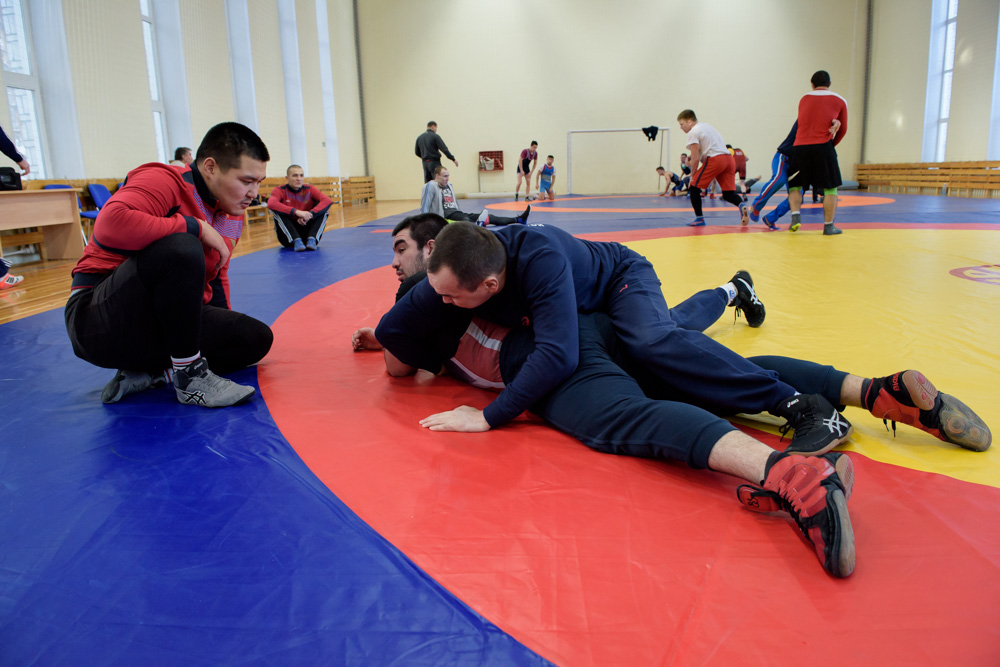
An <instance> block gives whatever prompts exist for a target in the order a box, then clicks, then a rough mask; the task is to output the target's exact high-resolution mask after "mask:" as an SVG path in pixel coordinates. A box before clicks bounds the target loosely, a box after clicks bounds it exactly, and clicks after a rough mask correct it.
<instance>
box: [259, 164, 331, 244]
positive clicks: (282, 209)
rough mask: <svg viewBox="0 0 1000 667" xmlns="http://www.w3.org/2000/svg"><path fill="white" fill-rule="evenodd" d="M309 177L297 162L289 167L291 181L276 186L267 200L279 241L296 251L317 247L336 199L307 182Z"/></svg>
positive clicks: (287, 177) (288, 173)
mask: <svg viewBox="0 0 1000 667" xmlns="http://www.w3.org/2000/svg"><path fill="white" fill-rule="evenodd" d="M305 178H306V174H305V172H304V171H302V167H300V166H299V165H297V164H293V165H292V166H290V167H289V168H288V169H286V170H285V180H286V181H287V183H285V185H281V186H278V187H276V188H275V189H274V190H273V191H272V192H271V196H270V197H268V199H267V207H268V208H269V209H271V213H272V214H273V215H274V233H275V234H277V235H278V241H280V242H281V245H283V246H285V247H286V248H291V249H292V250H294V251H295V252H302V251H303V250H316V247H317V246H318V245H319V241H320V239H322V238H323V231H324V230H325V229H326V216H327V213H329V211H330V206H331V205H333V200H331V199H330V198H329V197H327V196H326V195H325V194H323V193H322V192H320V191H319V190H317V189H316V188H315V187H313V186H312V185H309V184H308V183H305V182H304V181H305Z"/></svg>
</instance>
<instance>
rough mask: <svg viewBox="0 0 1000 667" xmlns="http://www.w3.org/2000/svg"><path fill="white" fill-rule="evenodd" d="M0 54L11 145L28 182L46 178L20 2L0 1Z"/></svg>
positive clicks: (37, 99) (37, 97)
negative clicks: (24, 164)
mask: <svg viewBox="0 0 1000 667" xmlns="http://www.w3.org/2000/svg"><path fill="white" fill-rule="evenodd" d="M0 51H2V53H3V69H4V81H5V82H6V84H7V103H8V105H10V125H11V126H10V132H9V136H10V139H11V141H13V142H14V145H15V146H16V147H17V150H18V152H19V153H20V154H21V155H22V156H24V159H25V160H27V161H28V164H29V165H31V174H29V175H28V178H45V177H46V159H45V145H44V142H43V127H42V114H41V108H40V107H41V102H40V100H41V96H40V95H39V92H38V90H39V86H38V73H37V72H36V71H35V69H34V67H33V66H32V60H33V58H32V47H31V38H30V32H29V30H28V16H27V15H26V14H25V12H24V8H23V7H22V6H21V0H0Z"/></svg>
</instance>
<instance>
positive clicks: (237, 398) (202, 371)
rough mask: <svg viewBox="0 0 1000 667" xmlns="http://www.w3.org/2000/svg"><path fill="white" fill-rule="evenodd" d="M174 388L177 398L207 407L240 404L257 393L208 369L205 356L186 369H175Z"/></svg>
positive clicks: (190, 403)
mask: <svg viewBox="0 0 1000 667" xmlns="http://www.w3.org/2000/svg"><path fill="white" fill-rule="evenodd" d="M174 389H175V390H176V391H177V400H178V401H180V402H181V403H185V404H187V405H200V406H202V407H206V408H225V407H228V406H230V405H238V404H240V403H242V402H244V401H246V400H248V399H249V398H250V397H251V396H253V395H254V394H255V393H256V391H257V390H256V389H254V388H253V387H247V386H245V385H242V384H236V383H235V382H233V381H232V380H227V379H226V378H224V377H219V376H218V375H216V374H215V373H213V372H212V371H210V370H208V362H207V361H205V357H202V358H201V359H199V360H198V361H196V362H194V363H193V364H191V365H190V366H188V367H187V368H186V369H183V370H178V371H174Z"/></svg>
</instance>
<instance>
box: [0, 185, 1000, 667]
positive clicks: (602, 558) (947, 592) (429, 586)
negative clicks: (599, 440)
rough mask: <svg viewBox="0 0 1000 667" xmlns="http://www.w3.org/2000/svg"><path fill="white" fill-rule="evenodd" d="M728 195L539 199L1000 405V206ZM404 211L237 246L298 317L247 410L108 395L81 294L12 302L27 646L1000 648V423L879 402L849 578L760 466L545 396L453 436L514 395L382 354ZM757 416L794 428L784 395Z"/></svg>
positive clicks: (729, 331) (616, 651)
mask: <svg viewBox="0 0 1000 667" xmlns="http://www.w3.org/2000/svg"><path fill="white" fill-rule="evenodd" d="M772 203H773V202H772ZM462 205H463V207H464V208H466V209H468V210H473V209H478V208H480V207H482V206H483V205H488V206H489V208H490V210H492V211H496V212H498V213H500V212H503V214H505V215H507V214H510V213H509V212H510V211H520V210H521V209H522V208H523V206H524V203H523V202H517V203H515V202H511V201H509V200H505V201H503V202H498V201H490V200H479V201H463V202H462ZM705 207H706V217H707V220H708V226H707V227H704V228H698V229H691V228H688V227H686V226H685V223H686V222H688V221H689V220H690V219H691V218H692V214H691V211H690V207H689V205H688V202H687V200H686V199H683V198H673V199H671V198H662V197H655V196H648V195H644V196H628V197H567V198H561V199H559V200H557V201H555V202H544V203H537V204H535V203H533V204H532V211H531V216H530V222H531V223H542V224H552V225H557V226H560V227H562V228H564V229H567V230H569V231H571V232H573V233H574V234H578V235H581V236H583V237H585V238H590V239H594V240H615V241H621V242H625V243H627V244H628V245H629V246H630V247H632V248H634V249H635V250H637V251H638V252H640V253H642V254H644V255H645V256H647V257H648V258H649V259H650V260H651V261H652V262H653V263H654V264H655V265H656V267H657V271H658V273H659V275H660V277H661V280H662V282H663V288H664V292H665V294H666V297H667V301H668V303H676V302H678V301H680V300H682V299H683V298H685V297H686V296H688V295H690V294H692V293H694V292H695V291H698V290H700V289H703V288H706V287H716V286H718V285H721V284H724V283H726V282H728V280H729V279H730V277H731V276H732V275H733V273H735V271H736V270H738V269H746V270H748V271H750V272H751V274H752V275H753V277H754V280H755V282H756V286H757V291H758V294H759V295H760V297H761V299H762V301H763V302H764V304H765V305H766V307H767V320H766V322H765V323H764V325H763V326H762V327H760V328H758V329H751V328H749V327H748V326H746V324H745V321H744V320H743V319H742V318H736V319H735V321H734V316H733V311H732V310H729V311H727V314H726V316H724V317H723V319H721V320H720V321H719V322H718V323H716V324H715V325H714V326H713V327H712V328H711V329H709V331H708V334H709V335H711V336H712V337H714V338H715V339H717V340H719V341H720V342H722V343H723V344H725V345H727V346H729V347H731V348H733V349H734V350H736V351H738V352H740V353H741V354H744V355H754V354H782V355H786V356H794V357H800V358H804V359H810V360H813V361H818V362H821V363H828V364H832V365H834V366H836V367H838V368H840V369H842V370H846V371H850V372H853V373H856V374H859V375H865V376H872V375H875V376H881V375H888V374H890V373H893V372H895V371H899V370H904V369H907V368H916V369H918V370H920V371H922V372H923V373H924V374H926V375H927V376H928V377H929V378H930V379H931V380H932V381H933V382H934V384H935V385H936V386H937V387H938V388H939V389H940V390H942V391H945V392H947V393H950V394H954V395H956V396H958V397H959V398H961V399H962V400H963V401H964V402H965V403H967V404H968V405H969V406H970V407H972V408H973V409H974V410H975V411H977V412H978V413H979V414H980V415H981V416H982V417H983V418H984V419H985V421H986V422H987V423H988V424H990V425H991V426H992V427H993V429H994V430H996V429H997V427H998V425H1000V383H998V382H997V372H996V369H997V368H998V367H1000V347H998V342H1000V338H998V333H997V332H998V331H1000V214H998V212H997V205H996V202H995V201H990V200H975V199H957V198H944V197H926V196H916V195H884V194H883V195H868V194H863V193H857V192H852V193H846V194H845V195H844V196H843V197H842V201H841V207H840V209H839V211H838V214H837V224H838V226H839V227H841V228H842V229H843V230H844V232H845V233H844V234H843V235H841V236H839V237H824V236H822V234H821V233H820V229H821V226H822V213H821V211H820V210H819V209H818V208H814V207H812V206H810V207H808V208H807V209H806V210H804V212H803V222H804V224H803V227H802V229H801V230H799V231H798V232H795V233H791V232H788V231H781V232H765V231H764V229H763V226H762V225H760V224H756V225H751V226H750V227H748V228H741V227H740V226H739V216H738V214H737V212H736V209H735V208H734V207H732V206H730V205H728V204H726V203H724V202H721V201H719V200H715V201H711V200H706V202H705ZM404 215H405V214H399V215H393V216H390V217H386V218H381V219H378V220H375V221H373V222H370V223H367V224H364V225H362V226H359V227H353V228H346V229H335V230H331V231H330V232H328V233H327V234H326V235H325V236H324V238H323V242H322V245H321V247H320V251H319V252H315V253H292V252H288V251H282V250H279V249H275V248H267V249H263V250H259V251H256V252H252V253H250V254H245V255H242V256H239V257H236V258H234V260H233V262H232V266H231V272H230V276H231V283H232V302H233V307H234V308H235V309H237V310H240V311H243V312H246V313H248V314H250V315H252V316H254V317H256V318H258V319H261V320H263V321H265V322H267V323H269V324H271V325H272V326H273V328H274V332H275V344H274V347H273V349H272V351H271V353H270V354H269V355H268V356H267V357H266V358H265V359H264V360H263V361H262V362H261V363H260V364H259V366H257V367H256V368H250V369H246V370H244V371H241V372H239V373H237V374H235V375H234V376H233V379H235V380H237V381H240V382H243V383H249V384H253V385H255V386H257V387H258V388H259V389H260V391H259V394H258V395H257V396H256V397H255V398H254V399H253V400H252V401H250V402H249V403H248V404H246V405H243V406H238V407H234V408H226V409H221V410H204V409H198V408H192V407H188V406H181V405H180V404H178V403H177V402H176V400H175V399H174V396H173V390H172V389H171V388H164V389H158V390H151V391H148V392H145V393H143V394H139V395H136V396H133V397H130V398H128V399H126V400H125V401H123V402H122V403H119V404H116V405H103V404H102V403H101V401H100V391H101V388H102V387H103V385H104V384H105V383H106V382H107V381H108V380H109V379H110V378H111V376H112V375H113V371H111V370H107V369H100V368H95V367H92V366H90V365H88V364H86V363H85V362H83V361H80V360H79V359H77V358H75V357H74V356H73V353H72V350H71V349H70V345H69V341H68V339H67V337H66V334H65V330H64V326H63V319H62V309H61V308H60V309H56V310H50V311H48V312H43V313H40V314H37V315H32V316H30V317H27V318H24V319H19V320H16V321H12V322H8V323H5V324H2V325H0V349H2V350H3V359H4V361H3V363H2V364H0V405H2V406H3V415H4V419H3V431H2V436H0V439H2V442H3V446H2V448H0V536H2V545H3V548H2V549H0V662H2V663H3V664H72V663H79V662H80V661H81V660H85V661H86V662H89V663H94V664H179V663H183V664H191V665H199V664H206V665H207V664H220V663H225V664H259V663H271V664H316V663H326V664H372V665H375V664H406V665H416V664H421V665H422V664H428V665H430V664H433V665H441V664H449V665H465V664H468V665H482V664H519V665H520V664H547V663H548V662H552V663H555V664H560V665H610V664H619V665H649V664H676V665H690V664H806V663H808V664H815V665H825V664H830V665H833V664H838V665H843V664H874V663H878V664H904V663H905V664H962V665H979V664H982V665H987V664H996V661H997V660H998V658H1000V626H998V625H997V623H996V622H995V619H994V617H995V614H996V610H997V609H1000V530H998V529H997V526H1000V489H998V487H1000V454H998V453H997V448H996V447H994V448H993V449H990V450H988V451H986V452H983V453H976V452H970V451H965V450H962V449H959V448H957V447H954V446H952V445H948V444H946V443H943V442H940V441H938V440H936V439H934V438H933V437H932V436H930V435H928V434H926V433H924V432H922V431H918V430H916V429H913V428H910V427H907V426H905V425H900V426H899V427H898V430H897V432H896V433H895V435H894V434H893V433H892V431H890V430H887V428H886V427H885V426H884V425H883V424H882V423H881V421H880V420H877V419H875V418H874V417H872V416H871V415H870V414H868V413H867V412H865V411H862V410H859V409H856V408H849V409H848V410H847V411H846V412H845V416H846V417H847V418H848V419H849V420H851V422H852V423H853V424H854V426H855V434H854V436H853V438H852V440H851V442H850V443H849V444H848V445H847V446H846V447H844V448H843V449H844V450H845V451H847V452H849V453H850V456H851V457H852V459H853V461H854V464H855V467H856V470H857V482H856V486H855V491H854V495H853V496H852V498H851V501H850V509H851V517H852V521H853V524H854V531H855V538H856V548H857V569H856V571H855V573H854V575H853V576H852V577H850V578H848V579H845V580H835V579H832V578H831V577H829V576H827V575H826V574H825V573H824V572H823V569H822V567H821V566H820V564H819V562H818V561H817V559H816V557H815V556H814V555H813V553H812V549H811V547H810V546H809V545H808V544H807V543H806V542H805V541H804V539H803V538H802V537H801V535H800V534H799V533H798V531H797V529H796V528H795V526H794V524H793V523H792V522H791V521H790V520H789V519H788V518H787V516H786V515H758V514H753V513H750V512H748V511H746V510H745V509H744V508H742V507H741V506H740V505H739V503H738V502H737V501H736V497H735V489H736V486H737V484H738V483H739V482H738V481H737V480H736V479H734V478H731V477H727V476H725V475H721V474H716V473H712V472H705V471H693V470H689V469H687V468H686V467H685V466H683V465H681V464H675V463H663V462H655V461H647V460H639V459H630V458H625V457H615V456H609V455H604V454H599V453H595V452H593V451H591V450H589V449H587V448H586V447H584V446H583V445H581V444H580V443H579V442H577V441H575V440H573V439H572V438H569V437H568V436H565V435H563V434H561V433H558V432H556V431H554V430H552V429H550V428H549V427H547V426H546V425H544V424H543V423H541V422H540V421H539V420H537V419H536V418H534V417H531V416H525V417H522V418H520V419H518V420H517V421H516V422H515V423H513V424H511V425H509V426H507V427H504V428H502V429H498V430H496V431H491V432H489V433H485V434H447V433H430V432H427V431H424V430H422V429H421V428H420V427H419V426H418V425H417V421H418V420H419V419H420V418H422V417H424V416H427V415H428V414H431V413H433V412H439V411H442V410H445V409H450V408H452V407H455V406H457V405H461V404H467V405H475V406H479V407H482V406H484V405H486V404H487V403H488V402H489V401H490V400H491V395H490V394H488V393H486V392H483V391H481V390H477V389H474V388H471V387H468V386H464V385H460V384H458V383H456V382H454V381H452V380H450V379H448V378H438V379H436V380H434V381H433V382H432V383H429V384H417V383H415V382H414V381H413V380H412V379H410V378H401V379H392V378H389V377H388V376H386V375H385V373H384V370H383V364H382V357H381V355H380V354H379V353H371V352H362V353H355V352H352V351H351V345H350V335H351V332H352V331H353V330H354V329H356V328H358V327H360V326H374V325H375V324H376V323H377V321H378V318H379V317H380V315H381V314H382V313H383V312H384V311H385V310H386V309H387V308H389V307H390V306H391V304H392V299H393V295H394V293H395V290H396V287H397V282H396V279H395V275H394V273H393V271H392V270H391V269H390V268H389V267H388V264H389V262H390V261H391V239H390V234H389V233H390V232H391V230H392V228H393V226H394V225H395V224H396V223H397V222H398V221H399V220H400V219H402V218H403V217H404ZM787 222H788V219H787V218H785V219H783V220H781V221H780V223H779V224H781V225H782V227H785V226H786V225H787ZM736 423H737V424H738V425H739V426H740V427H741V428H743V429H745V430H747V431H748V432H750V433H752V434H753V435H755V436H757V437H759V438H761V439H762V440H764V441H765V442H768V443H769V444H772V445H773V446H775V447H778V448H783V447H784V445H785V444H786V443H779V436H778V435H777V426H778V425H779V424H778V421H777V420H775V419H773V418H768V417H761V418H750V417H740V418H738V419H737V420H736ZM82 656H86V658H82Z"/></svg>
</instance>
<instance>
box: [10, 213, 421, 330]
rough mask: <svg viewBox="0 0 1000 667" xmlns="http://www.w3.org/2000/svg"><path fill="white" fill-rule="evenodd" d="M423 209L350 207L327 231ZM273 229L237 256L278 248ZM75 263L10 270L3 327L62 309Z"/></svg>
mask: <svg viewBox="0 0 1000 667" xmlns="http://www.w3.org/2000/svg"><path fill="white" fill-rule="evenodd" d="M419 206H420V202H419V201H418V200H400V201H384V202H371V203H368V204H362V205H356V206H347V207H344V208H341V209H340V210H339V212H336V213H330V219H329V220H328V222H327V226H326V228H327V231H329V230H331V229H337V228H338V227H357V226H358V225H363V224H364V223H366V222H371V221H372V220H377V219H379V218H384V217H386V216H389V215H397V214H399V213H404V212H406V211H410V210H413V209H415V208H418V207H419ZM278 245H279V244H278V240H277V238H276V237H275V235H274V228H273V227H272V226H271V225H267V224H264V223H254V224H251V225H250V228H249V229H247V230H246V232H245V233H244V234H243V238H241V239H240V243H239V245H238V246H236V252H235V253H234V254H233V256H234V257H239V256H240V255H246V254H248V253H251V252H257V251H258V250H265V249H268V248H277V247H278ZM75 265H76V262H75V261H71V260H62V261H53V262H34V263H31V264H22V265H19V266H15V267H13V268H11V272H12V273H13V274H14V275H19V276H24V282H22V283H21V284H20V285H18V286H17V287H16V288H14V289H10V290H3V291H0V324H3V323H4V322H12V321H14V320H19V319H21V318H23V317H28V316H29V315H34V314H36V313H41V312H45V311H46V310H51V309H53V308H62V306H63V305H64V304H65V303H66V299H68V298H69V287H70V272H71V271H72V270H73V267H74V266H75Z"/></svg>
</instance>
